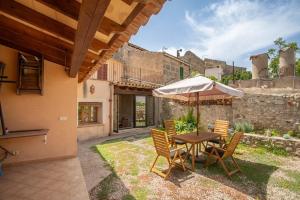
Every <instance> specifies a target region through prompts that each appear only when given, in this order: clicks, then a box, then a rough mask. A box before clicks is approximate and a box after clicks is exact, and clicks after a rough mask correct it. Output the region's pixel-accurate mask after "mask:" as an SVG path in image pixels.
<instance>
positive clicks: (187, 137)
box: [173, 132, 220, 144]
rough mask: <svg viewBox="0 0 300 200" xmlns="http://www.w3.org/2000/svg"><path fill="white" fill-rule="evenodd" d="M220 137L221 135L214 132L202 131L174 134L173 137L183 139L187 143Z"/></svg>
mask: <svg viewBox="0 0 300 200" xmlns="http://www.w3.org/2000/svg"><path fill="white" fill-rule="evenodd" d="M218 137H220V135H218V134H216V133H212V132H200V133H199V135H197V133H187V134H181V135H174V136H173V138H174V139H177V140H182V141H184V142H187V143H192V144H196V143H201V142H203V141H207V140H211V139H216V138H218Z"/></svg>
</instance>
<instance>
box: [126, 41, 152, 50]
mask: <svg viewBox="0 0 300 200" xmlns="http://www.w3.org/2000/svg"><path fill="white" fill-rule="evenodd" d="M128 46H130V47H132V48H135V49H138V50H140V51H148V50H147V49H145V48H143V47H140V46H138V45H136V44H132V43H128Z"/></svg>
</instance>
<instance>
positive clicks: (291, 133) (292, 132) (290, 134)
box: [287, 131, 297, 137]
mask: <svg viewBox="0 0 300 200" xmlns="http://www.w3.org/2000/svg"><path fill="white" fill-rule="evenodd" d="M287 134H288V135H289V136H291V137H296V136H297V133H296V132H294V131H288V132H287Z"/></svg>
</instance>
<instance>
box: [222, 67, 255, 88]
mask: <svg viewBox="0 0 300 200" xmlns="http://www.w3.org/2000/svg"><path fill="white" fill-rule="evenodd" d="M251 78H252V73H251V72H250V71H245V70H236V71H235V72H234V80H249V79H251ZM232 80H233V75H232V74H229V75H224V76H222V80H221V83H223V84H225V85H228V84H229V81H232Z"/></svg>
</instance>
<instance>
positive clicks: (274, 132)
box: [271, 129, 281, 137]
mask: <svg viewBox="0 0 300 200" xmlns="http://www.w3.org/2000/svg"><path fill="white" fill-rule="evenodd" d="M280 135H281V133H280V131H279V130H276V129H273V130H272V131H271V136H275V137H276V136H280Z"/></svg>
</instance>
